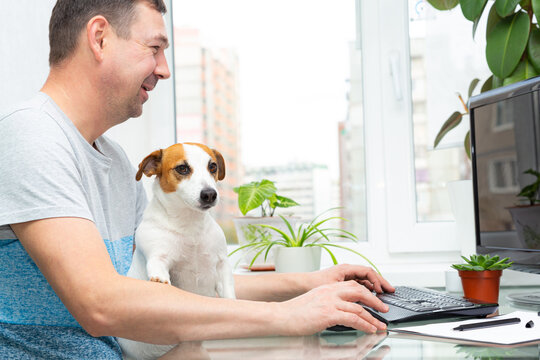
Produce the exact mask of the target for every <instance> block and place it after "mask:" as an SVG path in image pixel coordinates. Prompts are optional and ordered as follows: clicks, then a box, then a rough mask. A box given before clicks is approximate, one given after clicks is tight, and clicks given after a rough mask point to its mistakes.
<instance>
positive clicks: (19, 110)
mask: <svg viewBox="0 0 540 360" xmlns="http://www.w3.org/2000/svg"><path fill="white" fill-rule="evenodd" d="M47 102H48V98H47V96H46V95H45V94H43V93H38V94H36V95H35V96H33V97H32V98H30V99H27V100H24V101H21V102H19V103H15V104H13V105H11V106H9V107H7V108H5V109H0V121H2V120H5V119H9V118H11V117H13V116H22V115H25V114H28V115H30V114H38V113H43V114H45V111H44V109H43V107H44V106H45V104H46V103H47Z"/></svg>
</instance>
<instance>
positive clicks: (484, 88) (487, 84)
mask: <svg viewBox="0 0 540 360" xmlns="http://www.w3.org/2000/svg"><path fill="white" fill-rule="evenodd" d="M491 89H493V75H491V76H490V77H488V78H487V80H486V81H485V82H484V85H482V88H481V89H480V92H481V93H483V92H485V91H488V90H491Z"/></svg>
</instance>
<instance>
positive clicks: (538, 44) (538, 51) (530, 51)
mask: <svg viewBox="0 0 540 360" xmlns="http://www.w3.org/2000/svg"><path fill="white" fill-rule="evenodd" d="M538 1H539V2H540V0H538ZM527 55H528V56H529V61H530V62H531V65H532V66H534V68H535V69H536V70H537V71H540V29H538V26H537V25H534V26H533V28H532V30H531V34H530V35H529V43H528V44H527Z"/></svg>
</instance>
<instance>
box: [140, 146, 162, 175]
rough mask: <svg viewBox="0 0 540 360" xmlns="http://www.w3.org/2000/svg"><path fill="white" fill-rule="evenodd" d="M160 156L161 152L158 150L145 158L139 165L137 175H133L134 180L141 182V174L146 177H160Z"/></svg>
mask: <svg viewBox="0 0 540 360" xmlns="http://www.w3.org/2000/svg"><path fill="white" fill-rule="evenodd" d="M162 156H163V151H162V150H161V149H160V150H156V151H154V152H153V153H151V154H150V155H148V156H147V157H145V158H144V160H143V161H142V162H141V163H140V164H139V170H138V171H137V175H135V179H136V180H137V181H139V180H141V177H142V174H143V173H144V175H146V176H148V177H150V176H152V175H156V176H157V177H160V176H161V158H162Z"/></svg>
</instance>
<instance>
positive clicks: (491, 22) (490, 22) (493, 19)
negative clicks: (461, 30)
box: [486, 5, 501, 39]
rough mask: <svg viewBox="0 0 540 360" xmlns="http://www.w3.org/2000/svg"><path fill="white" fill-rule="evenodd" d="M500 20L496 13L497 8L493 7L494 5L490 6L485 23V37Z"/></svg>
mask: <svg viewBox="0 0 540 360" xmlns="http://www.w3.org/2000/svg"><path fill="white" fill-rule="evenodd" d="M499 21H501V17H500V16H499V14H497V10H496V9H495V5H492V6H491V9H490V10H489V14H488V18H487V24H486V39H487V37H488V35H489V34H490V33H491V31H492V30H493V28H494V27H495V25H497V24H498V23H499Z"/></svg>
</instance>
